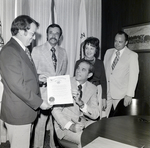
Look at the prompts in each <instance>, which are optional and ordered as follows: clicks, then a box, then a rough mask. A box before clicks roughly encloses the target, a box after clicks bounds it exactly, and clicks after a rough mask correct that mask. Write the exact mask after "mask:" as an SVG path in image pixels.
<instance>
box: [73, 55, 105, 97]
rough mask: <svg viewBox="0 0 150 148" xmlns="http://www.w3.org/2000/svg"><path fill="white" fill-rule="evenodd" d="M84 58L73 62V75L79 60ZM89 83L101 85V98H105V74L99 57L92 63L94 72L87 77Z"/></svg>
mask: <svg viewBox="0 0 150 148" xmlns="http://www.w3.org/2000/svg"><path fill="white" fill-rule="evenodd" d="M82 60H84V58H83V59H81V60H78V61H77V62H76V64H75V69H74V75H75V70H76V68H77V66H78V64H79V62H80V61H82ZM88 81H90V82H91V83H93V84H94V85H96V86H97V85H101V86H102V99H103V98H105V99H107V83H106V75H105V69H104V64H103V61H101V60H100V59H96V60H95V63H94V74H93V76H92V77H90V78H89V79H88Z"/></svg>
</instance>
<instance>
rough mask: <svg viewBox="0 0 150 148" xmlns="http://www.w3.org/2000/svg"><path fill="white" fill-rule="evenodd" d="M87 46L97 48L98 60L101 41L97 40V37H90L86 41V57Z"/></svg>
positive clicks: (96, 55)
mask: <svg viewBox="0 0 150 148" xmlns="http://www.w3.org/2000/svg"><path fill="white" fill-rule="evenodd" d="M87 44H90V45H91V46H93V47H95V48H96V53H95V55H94V56H95V58H98V56H99V49H100V48H99V39H98V38H96V37H88V38H87V39H86V40H85V41H84V44H83V53H84V55H85V46H86V45H87Z"/></svg>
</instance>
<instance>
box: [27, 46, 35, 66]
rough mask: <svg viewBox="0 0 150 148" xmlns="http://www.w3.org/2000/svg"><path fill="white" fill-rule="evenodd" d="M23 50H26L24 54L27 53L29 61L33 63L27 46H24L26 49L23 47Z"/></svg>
mask: <svg viewBox="0 0 150 148" xmlns="http://www.w3.org/2000/svg"><path fill="white" fill-rule="evenodd" d="M25 52H26V54H27V56H28V58H29V59H30V61H31V63H32V64H33V59H32V57H31V54H30V51H29V49H28V48H26V49H25Z"/></svg>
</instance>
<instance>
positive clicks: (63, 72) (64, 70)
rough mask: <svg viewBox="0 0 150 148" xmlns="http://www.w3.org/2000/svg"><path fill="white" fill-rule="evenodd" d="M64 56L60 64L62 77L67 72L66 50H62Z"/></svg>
mask: <svg viewBox="0 0 150 148" xmlns="http://www.w3.org/2000/svg"><path fill="white" fill-rule="evenodd" d="M63 53H64V56H63V64H62V71H61V73H62V75H65V74H66V72H67V66H68V57H67V53H66V50H65V49H64V52H63Z"/></svg>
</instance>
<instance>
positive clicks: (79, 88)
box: [78, 85, 82, 99]
mask: <svg viewBox="0 0 150 148" xmlns="http://www.w3.org/2000/svg"><path fill="white" fill-rule="evenodd" d="M78 90H79V92H80V97H79V98H80V99H81V98H82V85H79V86H78Z"/></svg>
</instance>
